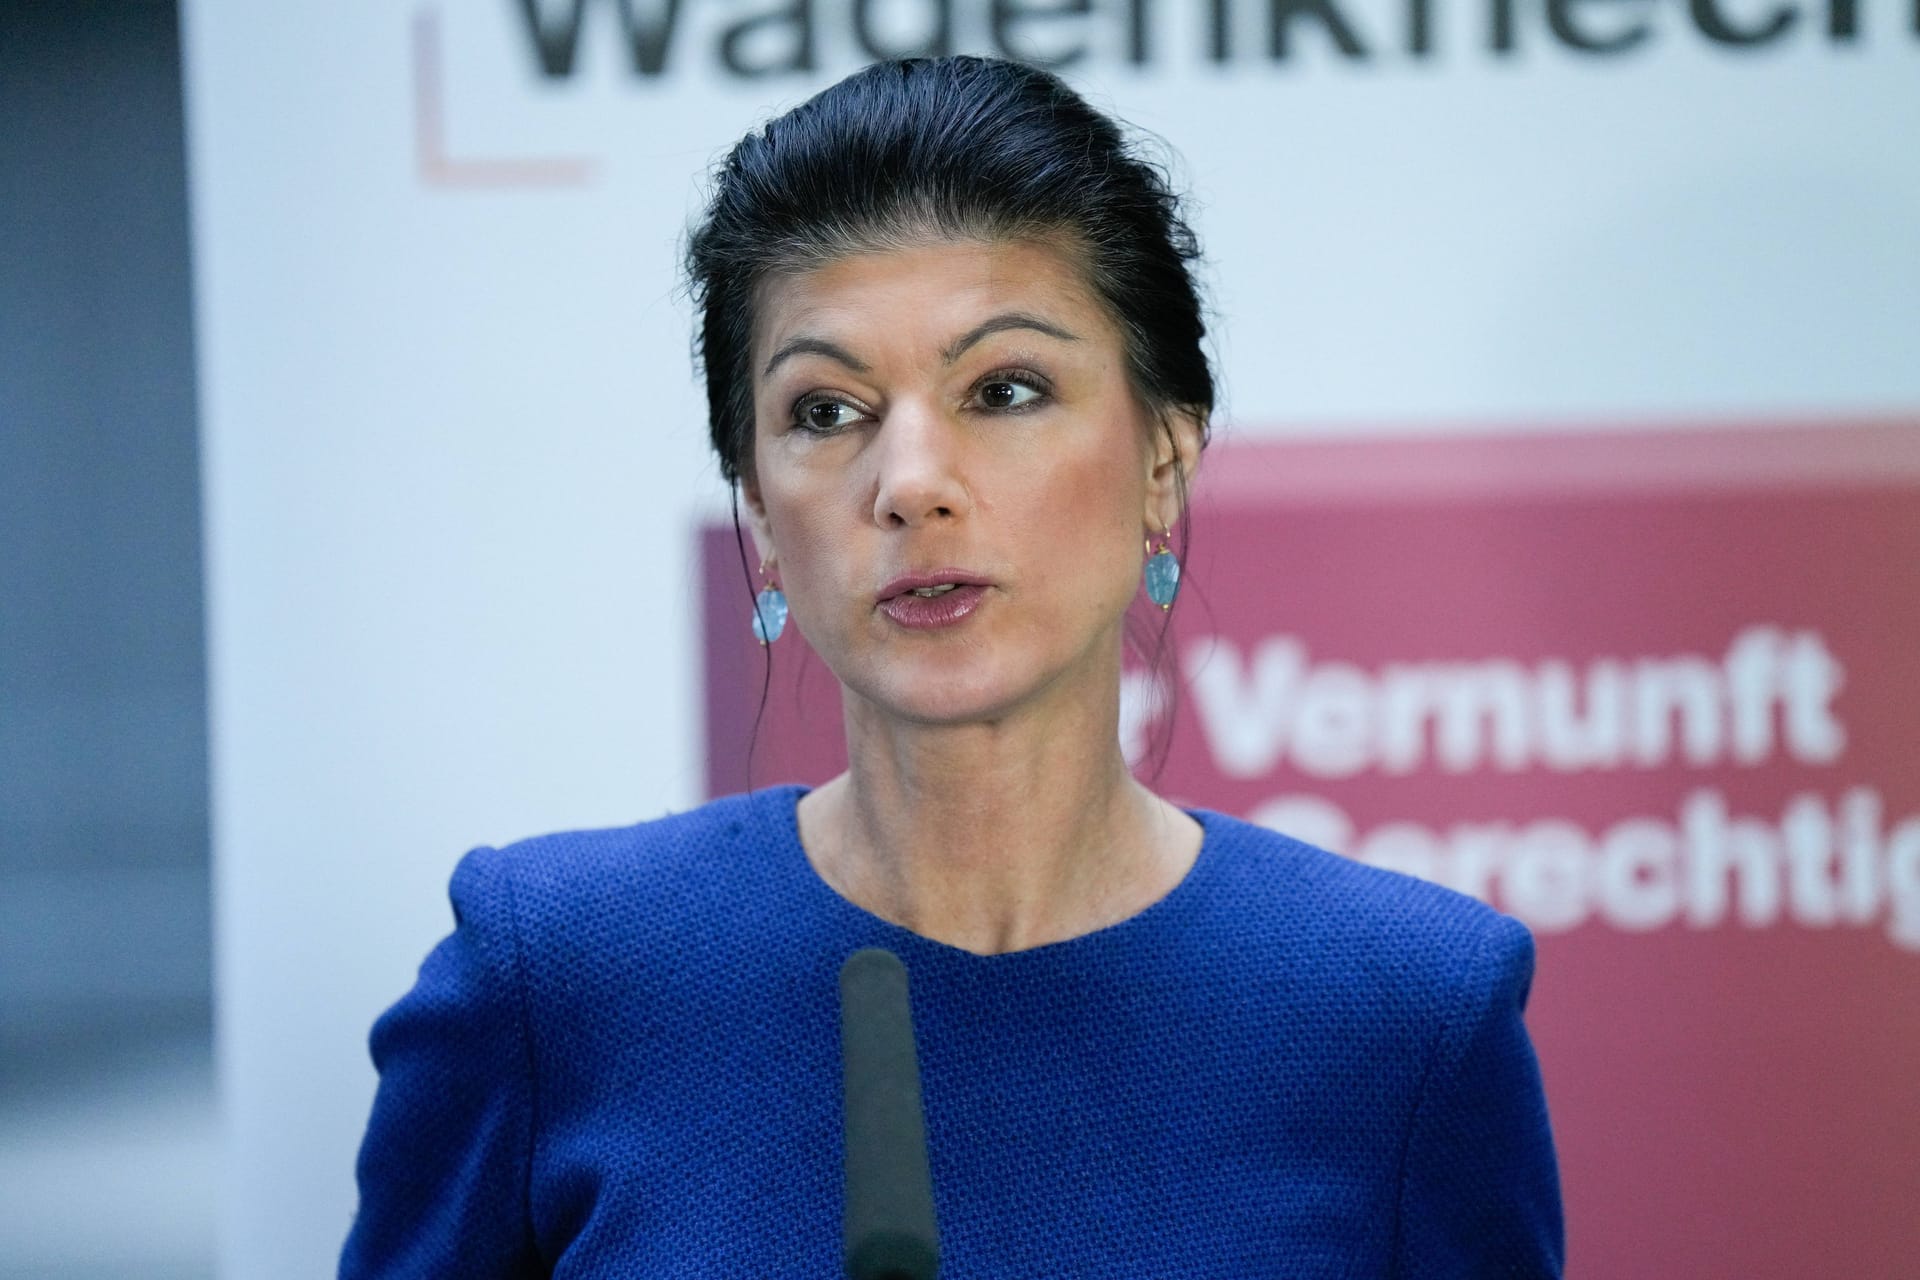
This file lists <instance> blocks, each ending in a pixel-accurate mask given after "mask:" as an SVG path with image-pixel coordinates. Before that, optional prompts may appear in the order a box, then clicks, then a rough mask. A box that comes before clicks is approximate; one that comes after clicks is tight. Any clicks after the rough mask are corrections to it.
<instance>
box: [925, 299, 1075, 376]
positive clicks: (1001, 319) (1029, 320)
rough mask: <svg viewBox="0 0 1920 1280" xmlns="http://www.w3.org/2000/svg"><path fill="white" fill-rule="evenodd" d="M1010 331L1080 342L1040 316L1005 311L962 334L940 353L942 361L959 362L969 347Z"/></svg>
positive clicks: (1071, 334)
mask: <svg viewBox="0 0 1920 1280" xmlns="http://www.w3.org/2000/svg"><path fill="white" fill-rule="evenodd" d="M1008 329H1032V330H1034V331H1035V332H1036V333H1044V334H1046V335H1047V336H1048V337H1050V338H1058V339H1060V340H1061V341H1062V342H1078V341H1080V335H1079V334H1077V333H1069V332H1068V331H1067V330H1065V329H1062V328H1061V327H1060V326H1059V325H1057V324H1051V323H1049V322H1048V321H1045V320H1042V319H1041V318H1040V317H1039V316H1036V315H1030V314H1028V313H1027V312H1025V311H1005V312H1002V313H1001V314H999V315H997V316H994V317H993V318H992V319H990V320H983V321H981V322H980V323H979V324H977V325H975V326H974V327H973V328H971V329H969V330H967V331H966V332H965V333H963V334H961V335H960V337H959V338H958V339H956V340H955V341H954V343H953V345H951V346H949V347H948V348H947V349H946V350H945V351H942V352H941V353H940V359H941V360H942V361H944V362H945V363H947V364H952V363H953V362H954V361H955V360H958V359H959V358H960V357H961V356H963V355H965V354H966V351H967V348H968V347H971V346H972V345H973V344H974V343H976V342H978V341H980V339H982V338H984V337H986V336H987V335H988V334H993V333H1004V332H1006V331H1007V330H1008Z"/></svg>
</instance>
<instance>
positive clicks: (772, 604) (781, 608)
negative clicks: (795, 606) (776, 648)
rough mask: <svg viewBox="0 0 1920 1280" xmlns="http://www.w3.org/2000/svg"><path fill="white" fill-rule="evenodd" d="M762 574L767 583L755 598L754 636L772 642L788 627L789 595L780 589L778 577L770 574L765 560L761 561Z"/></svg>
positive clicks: (760, 640)
mask: <svg viewBox="0 0 1920 1280" xmlns="http://www.w3.org/2000/svg"><path fill="white" fill-rule="evenodd" d="M760 576H761V577H763V578H765V579H766V580H767V585H765V586H764V587H761V588H760V594H759V595H756V596H755V597H754V598H753V638H754V639H756V640H758V641H759V642H760V643H761V644H772V643H773V642H774V641H775V640H778V639H779V638H780V633H781V632H782V631H785V630H786V629H787V596H786V593H785V592H784V591H782V590H780V583H779V581H778V579H777V578H775V577H774V576H772V575H770V574H768V572H767V562H766V561H764V560H762V561H761V562H760Z"/></svg>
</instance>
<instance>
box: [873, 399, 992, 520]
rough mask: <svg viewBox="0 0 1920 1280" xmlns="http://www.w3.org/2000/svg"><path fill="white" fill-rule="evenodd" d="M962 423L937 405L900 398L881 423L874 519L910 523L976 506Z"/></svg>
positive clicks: (953, 515) (954, 514)
mask: <svg viewBox="0 0 1920 1280" xmlns="http://www.w3.org/2000/svg"><path fill="white" fill-rule="evenodd" d="M963 429H964V428H963V427H962V426H961V424H959V423H957V422H954V421H953V420H952V419H951V418H950V417H949V416H948V415H946V414H943V413H941V412H939V411H938V410H937V409H934V408H931V407H928V406H925V405H915V404H911V403H897V404H895V405H894V406H893V408H892V409H891V410H889V412H888V413H887V416H886V418H885V419H884V420H883V421H882V422H881V424H880V430H879V433H878V436H877V438H876V440H875V444H876V445H877V446H878V460H879V475H878V484H877V486H876V491H875V493H874V502H873V518H874V523H876V524H879V525H882V526H884V527H887V528H895V529H898V528H907V527H912V526H916V525H922V524H926V523H929V522H932V521H939V520H951V519H955V518H957V517H959V516H961V515H964V514H966V513H967V512H968V511H969V510H971V509H972V506H973V500H972V496H971V494H970V492H969V491H968V488H967V481H966V476H965V474H964V468H963V466H962V461H963V454H964V443H965V442H964V440H963V439H962V437H961V432H962V431H963Z"/></svg>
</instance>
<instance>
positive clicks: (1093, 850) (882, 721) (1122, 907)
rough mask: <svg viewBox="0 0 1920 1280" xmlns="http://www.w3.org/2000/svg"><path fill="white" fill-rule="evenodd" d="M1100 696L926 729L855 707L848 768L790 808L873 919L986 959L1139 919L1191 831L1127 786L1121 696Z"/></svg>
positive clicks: (1146, 794)
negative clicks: (1042, 710) (1108, 701)
mask: <svg viewBox="0 0 1920 1280" xmlns="http://www.w3.org/2000/svg"><path fill="white" fill-rule="evenodd" d="M1099 701H1100V700H1099V699H1097V698H1095V699H1074V700H1069V701H1068V703H1067V705H1066V706H1065V707H1060V706H1056V708H1055V709H1054V714H1050V715H1038V714H1034V715H1026V716H1019V715H1015V716H1010V717H1008V718H1007V719H1005V720H1001V721H997V722H993V723H990V724H970V725H963V726H926V725H912V724H904V723H901V722H899V721H897V720H892V719H890V718H887V717H884V716H880V715H878V714H876V713H873V712H871V711H870V709H868V708H866V707H864V706H862V705H861V704H859V703H858V702H856V701H854V700H852V699H850V700H849V705H848V712H847V739H848V761H849V765H848V770H847V772H846V773H844V774H842V775H840V776H839V777H838V778H835V779H834V780H833V781H832V782H830V783H828V784H826V785H825V786H823V787H821V788H819V789H818V790H816V791H814V792H812V793H810V794H808V795H807V796H806V797H805V798H804V799H803V800H802V801H801V803H800V837H801V842H802V844H803V845H804V846H805V848H806V851H807V856H808V858H809V860H810V861H811V862H812V864H813V866H814V869H815V870H816V871H817V872H818V873H819V875H820V876H821V878H822V879H824V880H825V881H826V882H827V883H828V884H829V885H831V886H832V887H833V888H834V889H835V890H836V891H837V892H838V893H840V895H841V896H842V897H845V898H847V899H848V900H850V901H852V902H854V903H855V904H857V905H859V906H861V907H863V908H865V909H866V910H868V911H870V912H872V913H873V914H875V915H877V916H880V917H881V918H882V919H885V920H889V921H891V922H893V923H894V924H898V925H900V926H902V927H904V928H907V929H911V930H912V931H913V932H915V933H918V934H921V935H923V936H925V937H929V938H933V939H935V940H937V941H940V942H945V943H947V944H949V945H951V946H956V947H960V948H963V949H965V950H968V951H973V952H977V953H980V954H995V953H999V952H1004V951H1019V950H1025V949H1027V948H1029V947H1036V946H1041V945H1044V944H1046V943H1049V942H1059V941H1063V940H1065V939H1067V938H1073V937H1078V936H1079V935H1081V934H1083V933H1090V932H1092V931H1094V930H1096V929H1100V928H1104V927H1106V926H1107V925H1111V924H1116V923H1118V922H1119V921H1121V920H1125V919H1127V918H1128V917H1129V916H1132V915H1135V914H1137V913H1139V912H1140V911H1142V910H1144V909H1145V908H1146V907H1148V906H1150V905H1152V904H1153V903H1154V902H1157V901H1158V900H1159V899H1160V898H1162V897H1164V896H1165V895H1166V894H1167V893H1168V892H1169V891H1171V890H1172V889H1173V887H1174V886H1175V885H1177V884H1178V883H1179V882H1180V880H1181V878H1182V877H1183V876H1185V875H1186V873H1187V871H1188V869H1189V868H1191V867H1192V865H1193V861H1194V858H1195V857H1196V856H1198V853H1199V848H1200V834H1201V833H1200V827H1199V824H1198V823H1196V822H1195V821H1194V820H1193V819H1192V818H1190V817H1188V816H1187V815H1186V814H1184V813H1182V812H1180V811H1179V810H1178V809H1177V808H1175V807H1174V806H1172V805H1170V804H1168V803H1166V802H1165V801H1163V800H1161V799H1160V798H1158V797H1157V796H1155V795H1154V794H1153V793H1152V792H1150V791H1148V790H1147V789H1146V788H1145V787H1143V786H1141V785H1140V784H1139V783H1138V782H1136V781H1135V780H1134V778H1133V776H1132V775H1131V774H1130V773H1129V772H1128V770H1127V767H1126V762H1125V760H1124V759H1123V758H1122V756H1121V754H1120V748H1119V743H1118V733H1117V726H1118V711H1119V708H1118V696H1117V690H1116V692H1115V696H1114V698H1113V699H1112V705H1110V706H1100V705H1096V704H1098V703H1099Z"/></svg>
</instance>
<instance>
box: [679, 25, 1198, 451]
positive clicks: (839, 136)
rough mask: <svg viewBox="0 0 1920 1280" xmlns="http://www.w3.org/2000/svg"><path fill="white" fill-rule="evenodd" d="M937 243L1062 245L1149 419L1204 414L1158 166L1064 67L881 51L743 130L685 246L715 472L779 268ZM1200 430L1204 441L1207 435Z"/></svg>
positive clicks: (1171, 208)
mask: <svg viewBox="0 0 1920 1280" xmlns="http://www.w3.org/2000/svg"><path fill="white" fill-rule="evenodd" d="M933 237H943V238H954V239H973V240H981V241H989V242H991V241H1001V240H1019V239H1039V240H1045V241H1059V242H1062V243H1063V245H1064V247H1067V248H1068V249H1070V250H1071V251H1073V252H1075V253H1077V254H1078V255H1079V256H1080V258H1081V261H1082V263H1083V266H1084V269H1085V270H1086V273H1087V279H1088V281H1089V283H1090V284H1091V285H1092V287H1093V289H1094V291H1095V292H1096V294H1097V295H1098V296H1099V297H1100V299H1101V300H1102V301H1103V302H1104V303H1105V305H1106V306H1107V307H1108V308H1109V310H1110V312H1111V314H1112V315H1113V317H1114V318H1115V320H1116V321H1117V322H1118V323H1119V326H1120V328H1121V331H1122V332H1123V333H1124V335H1125V338H1126V348H1127V363H1128V372H1129V375H1130V377H1131V379H1132V381H1133V386H1134V391H1135V393H1136V394H1137V395H1139V396H1140V398H1141V401H1142V403H1143V404H1145V405H1146V406H1147V407H1148V408H1150V409H1152V410H1154V411H1156V412H1157V413H1160V414H1165V413H1166V412H1169V411H1173V410H1188V411H1191V412H1194V413H1197V414H1198V416H1199V418H1200V421H1201V425H1202V430H1203V432H1204V430H1205V426H1206V421H1207V416H1208V414H1209V413H1210V412H1211V410H1212V408H1213V402H1214V385H1213V372H1212V369H1211V367H1210V365H1209V364H1208V360H1207V356H1206V353H1205V351H1204V350H1203V349H1202V339H1203V338H1204V337H1205V334H1206V325H1205V323H1204V321H1203V319H1202V315H1201V307H1200V300H1199V296H1198V292H1197V290H1196V288H1195V286H1194V282H1193V277H1192V275H1191V273H1190V271H1189V264H1190V263H1192V262H1193V261H1195V260H1196V259H1197V258H1198V257H1199V247H1198V244H1197V242H1196V241H1195V238H1194V235H1193V232H1192V230H1191V229H1190V228H1189V227H1188V226H1187V224H1186V222H1185V221H1183V220H1182V218H1181V216H1180V210H1179V201H1178V199H1177V198H1176V197H1175V196H1174V194H1173V192H1172V191H1171V190H1170V189H1169V187H1168V183H1167V180H1166V177H1165V175H1164V173H1163V172H1162V170H1161V169H1160V168H1159V167H1157V166H1156V165H1154V164H1152V163H1150V162H1148V161H1147V160H1145V159H1143V158H1142V157H1141V156H1140V155H1139V154H1138V152H1137V150H1136V148H1135V147H1134V145H1133V144H1132V143H1130V142H1129V140H1128V139H1127V138H1125V137H1124V136H1123V135H1122V134H1121V131H1120V129H1119V128H1118V127H1117V126H1116V125H1115V124H1114V122H1113V121H1111V120H1109V119H1108V118H1107V117H1106V116H1104V115H1102V114H1101V113H1099V112H1098V111H1096V110H1094V109H1093V108H1092V107H1090V106H1088V105H1087V103H1086V102H1085V101H1084V100H1083V99H1082V98H1081V97H1080V96H1079V95H1078V94H1076V93H1075V92H1074V91H1073V90H1072V89H1070V88H1068V87H1067V85H1066V84H1065V83H1064V82H1062V81H1061V80H1060V79H1059V77H1057V76H1055V75H1053V74H1051V73H1050V72H1047V71H1043V70H1041V69H1040V68H1038V67H1034V66H1030V65H1027V64H1024V63H1018V62H1009V61H1004V60H1000V59H991V58H978V57H970V56H956V57H946V58H909V59H902V60H897V61H892V62H879V63H875V64H873V65H872V66H869V67H866V68H865V69H863V70H861V71H858V72H856V73H854V74H853V75H851V76H848V77H847V78H846V79H844V80H842V81H840V82H839V83H838V84H835V85H833V86H832V87H831V88H828V89H826V90H823V91H822V92H821V93H819V94H817V95H815V96H814V97H813V98H811V99H809V100H808V101H806V102H804V103H802V104H801V105H799V106H797V107H795V108H793V109H792V110H791V111H788V112H787V113H786V114H784V115H782V116H779V117H777V118H776V119H774V120H772V121H770V122H769V123H767V124H766V125H765V126H764V127H763V128H761V129H760V130H758V131H757V132H753V133H749V134H748V135H747V136H746V137H745V138H743V139H741V141H740V142H739V144H738V145H736V146H735V147H734V148H733V150H732V152H731V153H730V154H729V155H728V156H727V158H726V160H725V161H724V162H723V163H722V165H721V166H720V169H719V171H718V173H717V175H716V177H715V179H714V189H713V195H712V199H711V201H710V202H709V204H708V206H707V209H706V212H705V214H704V216H703V217H702V218H701V219H700V221H699V222H698V223H697V224H696V225H695V227H694V229H693V232H692V235H691V238H690V240H689V242H688V246H687V253H686V270H687V276H688V279H689V282H690V284H691V286H692V292H693V297H694V301H695V304H696V306H697V307H698V309H699V323H698V332H697V334H696V338H695V361H696V363H697V364H698V366H699V367H700V369H701V370H702V371H703V373H704V375H705V377H706V383H707V406H708V421H709V425H710V428H711V431H712V437H713V447H714V451H715V452H716V453H717V454H718V455H719V458H720V472H721V475H723V476H724V477H725V478H726V479H727V481H728V482H729V483H730V484H737V483H738V482H739V481H740V480H741V479H742V478H743V477H744V478H746V479H749V480H750V479H751V478H752V476H753V371H752V369H751V367H750V361H751V356H752V333H753V322H754V317H753V300H754V297H755V293H756V290H757V289H758V288H759V286H760V285H761V283H762V282H763V281H765V280H767V279H769V278H771V277H773V276H775V275H778V274H783V273H791V272H797V271H805V270H809V269H811V268H814V267H818V266H823V265H825V264H826V263H828V262H830V261H832V260H834V259H836V258H839V257H843V256H845V255H847V254H850V253H857V252H862V251H868V250H874V249H885V248H890V247H897V246H901V245H906V244H912V243H916V242H919V241H924V240H926V239H928V238H933ZM1203 439H1204V436H1203Z"/></svg>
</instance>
